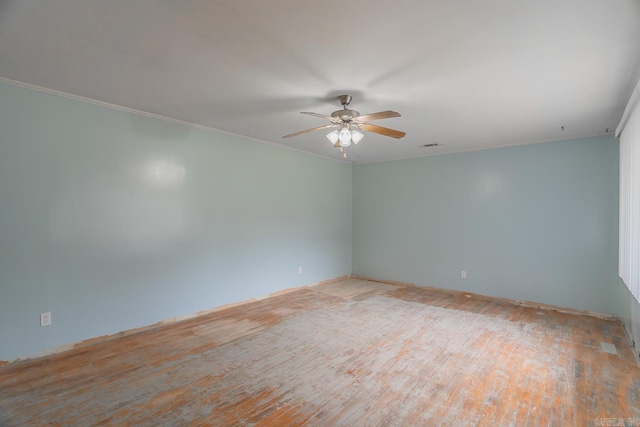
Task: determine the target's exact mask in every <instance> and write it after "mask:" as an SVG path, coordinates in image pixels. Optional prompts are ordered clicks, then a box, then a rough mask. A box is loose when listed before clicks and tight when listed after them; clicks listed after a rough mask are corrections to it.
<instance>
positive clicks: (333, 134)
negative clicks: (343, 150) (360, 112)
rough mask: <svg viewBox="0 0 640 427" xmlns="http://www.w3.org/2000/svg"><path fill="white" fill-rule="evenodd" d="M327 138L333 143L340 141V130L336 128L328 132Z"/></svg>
mask: <svg viewBox="0 0 640 427" xmlns="http://www.w3.org/2000/svg"><path fill="white" fill-rule="evenodd" d="M327 139H328V140H329V141H331V143H332V144H335V143H336V142H338V131H337V130H334V131H333V132H331V133H329V134H327Z"/></svg>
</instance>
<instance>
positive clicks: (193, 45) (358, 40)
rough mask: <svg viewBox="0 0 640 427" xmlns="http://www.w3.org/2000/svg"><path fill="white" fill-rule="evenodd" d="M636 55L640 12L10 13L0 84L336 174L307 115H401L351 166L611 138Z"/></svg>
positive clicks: (147, 1) (131, 9)
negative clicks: (315, 161)
mask: <svg viewBox="0 0 640 427" xmlns="http://www.w3.org/2000/svg"><path fill="white" fill-rule="evenodd" d="M639 41H640V1H638V0H562V1H558V0H526V1H525V0H523V1H513V0H483V1H469V0H438V1H433V0H431V1H425V0H416V1H409V0H396V1H393V2H391V1H387V2H373V1H370V0H369V1H365V0H358V1H354V0H351V1H344V0H342V1H336V0H323V1H313V2H312V1H300V0H269V1H264V0H216V1H208V0H188V1H187V0H183V1H175V2H173V1H158V0H135V1H131V0H102V1H100V0H88V1H87V0H47V1H42V0H0V77H4V78H7V79H11V80H16V81H20V82H24V83H29V84H33V85H37V86H41V87H44V88H48V89H54V90H58V91H62V92H67V93H69V94H73V95H78V96H82V97H87V98H91V99H95V100H99V101H103V102H108V103H112V104H116V105H120V106H125V107H129V108H133V109H137V110H141V111H144V112H149V113H154V114H158V115H161V116H165V117H169V118H173V119H179V120H184V121H187V122H191V123H196V124H199V125H203V126H208V127H212V128H215V129H220V130H223V131H227V132H231V133H235V134H239V135H244V136H248V137H251V138H256V139H259V140H263V141H268V142H272V143H278V144H285V145H288V146H291V147H296V148H299V149H301V150H305V151H309V152H313V153H317V154H320V155H324V156H327V157H331V158H335V159H340V155H339V153H338V152H337V150H336V149H334V148H332V147H331V146H330V144H329V143H328V141H327V140H326V138H325V136H324V135H325V134H326V133H327V131H318V132H313V133H309V134H306V135H302V136H299V137H296V138H292V139H287V140H282V139H281V136H282V135H285V134H289V133H292V132H296V131H299V130H303V129H306V128H310V127H315V126H320V125H323V124H325V122H323V121H322V119H319V118H315V117H310V116H304V115H301V114H299V113H298V112H300V111H314V112H318V113H322V114H330V113H331V112H332V111H334V110H337V109H338V108H339V104H338V102H337V100H335V99H334V97H335V96H337V95H340V94H342V93H349V94H351V95H353V102H352V103H351V108H354V109H356V110H358V111H360V113H362V114H365V113H371V112H376V111H380V110H387V109H391V110H395V111H398V112H400V113H401V114H402V117H400V118H394V119H386V120H381V121H378V122H376V124H378V125H382V126H387V127H391V128H394V129H399V130H403V131H406V132H407V136H406V137H405V138H403V139H400V140H395V139H392V138H386V137H383V136H379V135H375V134H370V133H369V134H366V136H365V138H364V140H363V142H362V143H360V144H359V145H358V146H357V147H350V149H349V150H348V155H349V161H355V162H356V163H368V162H375V161H381V160H389V159H395V158H407V157H417V156H424V155H430V154H440V153H451V152H460V151H467V150H476V149H484V148H491V147H501V146H508V145H516V144H525V143H531V142H541V141H550V140H558V139H567V138H574V137H580V136H587V135H599V134H603V133H605V129H607V128H609V129H614V128H615V127H616V125H617V124H618V121H619V120H620V118H621V116H622V112H623V110H624V107H625V105H626V102H627V99H628V97H629V95H630V93H631V90H632V87H633V86H634V85H635V83H636V82H637V79H638V72H639V71H640V48H639ZM562 126H564V128H565V130H562V129H561V128H562ZM429 143H438V144H442V146H441V147H437V148H424V147H421V145H423V144H429Z"/></svg>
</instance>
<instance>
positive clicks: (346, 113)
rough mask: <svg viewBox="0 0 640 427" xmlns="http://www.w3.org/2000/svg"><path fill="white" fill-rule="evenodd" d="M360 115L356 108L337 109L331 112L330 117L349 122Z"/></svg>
mask: <svg viewBox="0 0 640 427" xmlns="http://www.w3.org/2000/svg"><path fill="white" fill-rule="evenodd" d="M359 115H360V113H359V112H357V111H356V110H348V109H346V108H345V109H344V110H338V111H334V112H333V113H331V117H335V118H336V119H340V120H341V121H342V122H344V123H349V122H351V121H353V120H355V119H356V118H357V117H358V116H359Z"/></svg>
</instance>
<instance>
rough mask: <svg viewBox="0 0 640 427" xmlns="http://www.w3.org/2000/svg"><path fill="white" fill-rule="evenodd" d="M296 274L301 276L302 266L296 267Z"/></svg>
mask: <svg viewBox="0 0 640 427" xmlns="http://www.w3.org/2000/svg"><path fill="white" fill-rule="evenodd" d="M298 274H302V266H300V267H298Z"/></svg>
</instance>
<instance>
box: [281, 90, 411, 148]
mask: <svg viewBox="0 0 640 427" xmlns="http://www.w3.org/2000/svg"><path fill="white" fill-rule="evenodd" d="M338 100H339V101H340V104H342V110H338V111H334V112H333V113H331V115H330V116H327V115H325V114H318V113H309V112H301V113H300V114H306V115H308V116H314V117H320V118H321V119H327V120H329V121H330V122H331V124H328V125H324V126H318V127H315V128H311V129H307V130H303V131H300V132H296V133H292V134H290V135H285V136H283V138H291V137H292V136H298V135H302V134H303V133H307V132H313V131H316V130H321V129H328V128H338V129H336V130H334V131H332V132H330V133H329V134H328V135H327V138H328V139H329V141H331V143H332V144H333V146H334V147H336V148H339V149H340V152H341V153H342V154H343V156H344V158H345V159H346V158H347V153H345V152H344V148H346V147H348V146H350V145H351V143H353V144H357V143H358V142H360V141H361V140H362V138H363V137H364V135H363V134H362V132H360V130H363V131H365V132H374V133H378V134H380V135H384V136H390V137H392V138H396V139H399V138H402V137H403V136H405V135H406V134H405V133H404V132H401V131H399V130H395V129H389V128H385V127H382V126H378V125H372V124H371V123H369V122H371V121H373V120H380V119H388V118H391V117H400V114H399V113H397V112H395V111H390V110H387V111H380V112H378V113H371V114H365V115H364V116H361V115H360V113H359V112H357V111H356V110H350V109H348V108H347V105H349V103H351V95H340V96H338Z"/></svg>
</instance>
